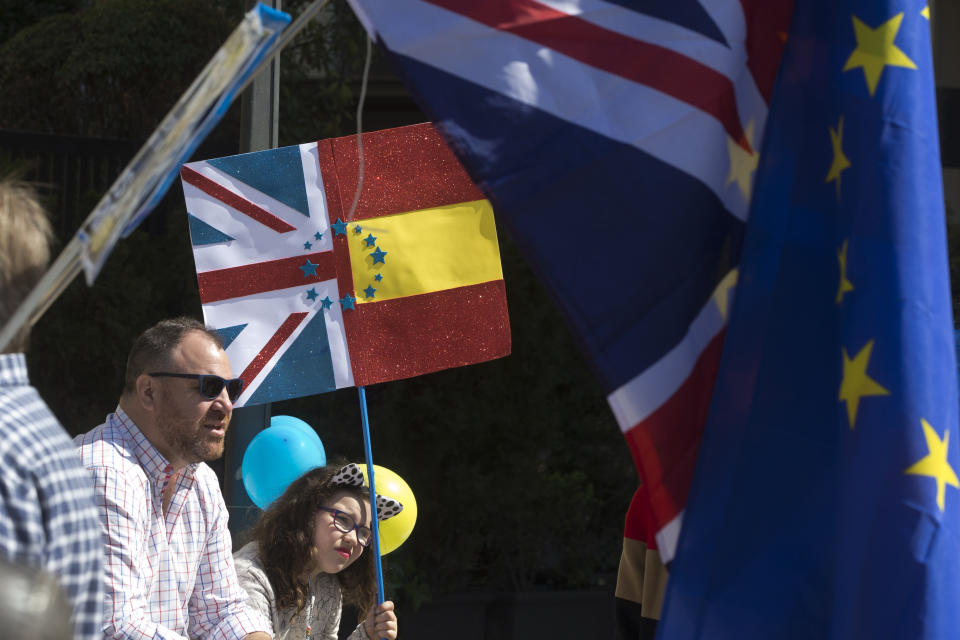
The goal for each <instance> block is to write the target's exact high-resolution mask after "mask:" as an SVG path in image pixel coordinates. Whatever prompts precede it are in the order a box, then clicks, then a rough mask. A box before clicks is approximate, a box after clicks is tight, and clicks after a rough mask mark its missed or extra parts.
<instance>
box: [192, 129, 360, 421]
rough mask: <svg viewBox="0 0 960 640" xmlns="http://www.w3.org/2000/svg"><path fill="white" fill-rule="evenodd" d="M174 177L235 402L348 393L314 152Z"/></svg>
mask: <svg viewBox="0 0 960 640" xmlns="http://www.w3.org/2000/svg"><path fill="white" fill-rule="evenodd" d="M180 177H181V179H182V181H183V191H184V197H185V199H186V203H187V211H188V214H187V215H188V216H189V221H190V238H191V242H192V243H193V255H194V261H195V263H196V267H197V282H198V285H199V287H200V300H201V303H202V304H203V315H204V320H205V322H206V323H207V324H208V325H209V326H211V327H213V328H215V329H217V331H218V332H219V333H220V334H221V336H222V337H223V340H224V346H225V348H226V350H227V353H228V355H229V356H230V361H231V363H232V364H233V366H234V369H235V372H234V373H236V374H237V375H239V376H240V377H241V378H243V380H244V382H245V385H244V390H243V394H242V395H241V396H240V398H239V399H238V401H237V402H236V403H235V404H236V405H237V406H243V405H246V404H260V403H262V402H269V401H271V400H277V399H280V398H282V397H296V396H301V395H309V394H312V393H322V392H326V391H330V390H332V389H337V388H341V387H348V386H351V385H352V384H353V374H352V371H351V370H350V367H349V357H348V354H347V350H346V342H345V340H344V339H343V336H344V331H343V314H342V308H341V305H340V304H339V303H338V302H337V301H338V300H339V299H340V296H339V289H338V286H337V276H336V270H335V268H334V260H333V258H334V254H333V239H332V238H331V232H330V221H329V216H328V214H327V202H326V198H325V197H324V190H323V178H322V177H321V175H320V172H319V163H318V158H317V145H316V144H303V145H299V146H293V147H284V148H282V149H274V150H271V151H270V152H268V153H252V154H244V155H240V156H231V157H226V158H218V159H214V160H207V161H203V162H194V163H190V164H187V165H184V167H183V168H182V170H181V172H180ZM324 310H326V313H323V311H324ZM241 367H242V368H241Z"/></svg>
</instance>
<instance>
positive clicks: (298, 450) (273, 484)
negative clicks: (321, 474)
mask: <svg viewBox="0 0 960 640" xmlns="http://www.w3.org/2000/svg"><path fill="white" fill-rule="evenodd" d="M277 417H278V418H290V416H277ZM291 420H297V419H296V418H292V419H291ZM291 420H281V421H279V422H278V424H274V423H273V420H271V421H270V426H269V427H267V428H266V429H264V430H263V431H261V432H260V433H258V434H257V435H256V436H255V437H254V438H253V440H251V441H250V444H248V445H247V450H246V451H244V453H243V462H242V464H241V466H240V468H241V473H242V476H243V486H244V488H245V489H246V490H247V495H249V496H250V499H251V500H252V501H253V503H254V504H255V505H257V506H258V507H260V508H261V509H266V508H267V507H268V506H270V503H271V502H273V501H274V500H276V499H277V498H279V497H280V495H281V494H283V492H284V491H286V490H287V487H288V486H290V483H291V482H293V481H294V480H296V479H297V478H299V477H300V476H302V475H303V474H304V473H306V472H307V471H310V470H311V469H316V468H317V467H322V466H324V465H325V464H327V455H326V452H325V451H324V450H323V444H322V443H321V442H320V436H318V435H317V433H316V431H314V430H313V429H312V428H311V427H310V425H308V424H307V423H305V422H303V421H302V420H299V422H301V423H303V424H302V425H297V424H294V423H292V421H291ZM308 430H309V433H308Z"/></svg>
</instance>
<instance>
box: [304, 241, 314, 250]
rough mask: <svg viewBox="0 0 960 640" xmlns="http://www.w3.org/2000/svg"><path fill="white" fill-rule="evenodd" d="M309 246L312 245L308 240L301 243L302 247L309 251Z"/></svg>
mask: <svg viewBox="0 0 960 640" xmlns="http://www.w3.org/2000/svg"><path fill="white" fill-rule="evenodd" d="M311 247H313V245H312V244H310V243H309V242H304V243H303V248H304V249H306V250H307V251H309V250H310V248H311Z"/></svg>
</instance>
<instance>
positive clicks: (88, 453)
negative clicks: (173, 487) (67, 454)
mask: <svg viewBox="0 0 960 640" xmlns="http://www.w3.org/2000/svg"><path fill="white" fill-rule="evenodd" d="M73 444H74V446H76V447H77V451H79V452H80V460H81V461H82V462H83V466H85V467H86V468H87V469H114V470H117V471H120V472H128V471H131V472H135V471H137V470H141V471H142V469H141V467H140V463H139V462H138V461H137V457H136V455H135V454H134V452H133V450H132V447H131V445H130V442H129V441H128V439H127V438H125V437H124V434H123V433H122V430H121V429H120V428H118V427H117V426H115V425H112V424H111V423H110V421H109V420H107V421H106V422H104V423H103V424H101V425H98V426H96V427H94V428H93V429H91V430H90V431H87V432H86V433H81V434H80V435H78V436H77V437H75V438H74V439H73Z"/></svg>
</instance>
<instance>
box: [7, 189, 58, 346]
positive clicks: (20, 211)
mask: <svg viewBox="0 0 960 640" xmlns="http://www.w3.org/2000/svg"><path fill="white" fill-rule="evenodd" d="M52 237H53V231H52V229H51V228H50V221H49V220H48V219H47V214H46V212H45V211H44V210H43V206H41V204H40V202H39V199H38V197H37V192H36V189H35V188H34V187H33V186H31V185H29V184H27V183H26V182H23V181H21V180H19V179H17V178H15V177H7V178H3V179H2V180H0V327H2V326H4V325H6V324H7V322H8V321H9V320H10V318H11V317H12V316H13V314H14V313H15V312H16V310H17V308H18V307H19V306H20V304H21V303H22V302H23V301H24V300H25V299H26V297H27V295H28V294H29V293H30V291H31V290H32V289H33V287H34V285H36V284H37V281H39V280H40V278H41V277H42V276H43V272H44V270H45V269H46V267H47V262H48V261H49V259H50V240H51V238H52ZM29 336H30V327H28V326H25V327H24V328H23V329H21V330H20V331H19V332H18V333H17V335H16V336H14V338H13V340H11V341H10V344H8V345H6V347H3V345H0V350H2V351H3V352H4V353H17V352H20V351H26V348H27V342H28V340H29Z"/></svg>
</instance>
